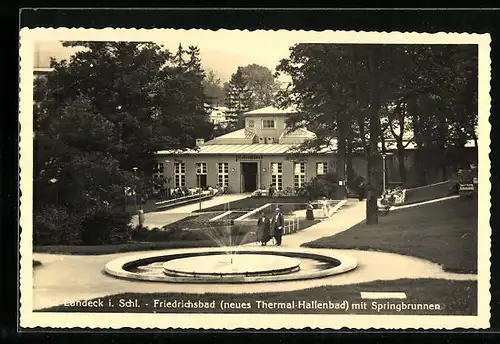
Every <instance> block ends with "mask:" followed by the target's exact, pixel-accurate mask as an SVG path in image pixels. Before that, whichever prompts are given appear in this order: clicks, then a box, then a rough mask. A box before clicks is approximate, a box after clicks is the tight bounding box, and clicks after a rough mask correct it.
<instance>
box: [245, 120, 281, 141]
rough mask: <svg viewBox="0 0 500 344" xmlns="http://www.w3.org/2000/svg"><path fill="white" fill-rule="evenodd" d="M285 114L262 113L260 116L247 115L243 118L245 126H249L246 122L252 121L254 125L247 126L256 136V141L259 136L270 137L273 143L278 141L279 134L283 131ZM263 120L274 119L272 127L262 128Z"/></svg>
mask: <svg viewBox="0 0 500 344" xmlns="http://www.w3.org/2000/svg"><path fill="white" fill-rule="evenodd" d="M286 118H287V117H286V116H273V115H262V116H247V117H246V118H245V127H246V128H249V125H248V122H249V121H253V123H254V127H253V128H249V129H251V130H252V131H253V132H255V135H256V137H257V142H260V141H259V138H263V139H267V138H272V139H273V140H274V142H275V143H278V139H279V137H280V135H281V134H282V133H283V132H284V131H285V122H286ZM263 120H274V122H275V123H274V129H272V128H271V129H264V128H263V127H262V126H263Z"/></svg>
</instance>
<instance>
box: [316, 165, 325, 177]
mask: <svg viewBox="0 0 500 344" xmlns="http://www.w3.org/2000/svg"><path fill="white" fill-rule="evenodd" d="M327 173H328V163H327V162H317V163H316V175H317V176H323V175H325V174H327Z"/></svg>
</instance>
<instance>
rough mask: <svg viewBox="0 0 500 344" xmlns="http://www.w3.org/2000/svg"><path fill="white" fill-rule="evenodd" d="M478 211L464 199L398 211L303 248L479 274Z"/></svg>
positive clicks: (472, 200) (471, 199) (473, 203)
mask: <svg viewBox="0 0 500 344" xmlns="http://www.w3.org/2000/svg"><path fill="white" fill-rule="evenodd" d="M477 207H478V205H477V200H475V199H474V198H465V197H464V198H455V199H450V200H446V201H441V202H437V203H431V204H426V205H421V206H416V207H412V208H407V209H400V210H395V211H393V212H391V213H389V214H388V215H386V216H380V217H379V223H378V224H376V225H370V226H368V225H366V224H365V223H364V222H363V223H359V224H357V225H355V226H353V227H351V228H350V229H348V230H347V231H345V232H341V233H338V234H336V235H333V236H329V237H324V238H320V239H318V240H315V241H312V242H309V243H305V244H303V245H302V246H305V247H313V248H338V249H359V250H375V251H383V252H393V253H398V254H403V255H408V256H414V257H419V258H423V259H426V260H430V261H432V262H435V263H438V264H440V265H442V266H443V268H444V270H446V271H450V272H460V273H475V272H477V231H478V227H477Z"/></svg>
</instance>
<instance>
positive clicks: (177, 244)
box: [33, 239, 215, 256]
mask: <svg viewBox="0 0 500 344" xmlns="http://www.w3.org/2000/svg"><path fill="white" fill-rule="evenodd" d="M213 246H215V243H214V242H213V241H212V240H209V239H207V240H199V241H184V240H177V241H158V242H128V243H126V244H116V245H88V246H87V245H85V246H84V245H74V246H71V245H47V246H35V247H34V250H33V251H34V252H37V253H51V254H67V255H82V256H94V255H101V254H113V253H125V252H138V251H151V250H166V249H174V248H195V247H213Z"/></svg>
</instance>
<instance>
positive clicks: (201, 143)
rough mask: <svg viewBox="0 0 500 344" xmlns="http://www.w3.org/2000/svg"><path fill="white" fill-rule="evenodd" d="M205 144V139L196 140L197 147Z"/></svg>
mask: <svg viewBox="0 0 500 344" xmlns="http://www.w3.org/2000/svg"><path fill="white" fill-rule="evenodd" d="M204 143H205V139H196V147H198V146H201V145H203V144H204Z"/></svg>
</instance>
